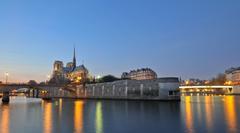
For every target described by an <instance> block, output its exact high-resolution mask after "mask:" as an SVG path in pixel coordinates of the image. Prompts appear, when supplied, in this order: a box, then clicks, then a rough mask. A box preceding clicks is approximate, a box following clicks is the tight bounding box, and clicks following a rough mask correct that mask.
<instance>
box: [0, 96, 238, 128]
mask: <svg viewBox="0 0 240 133" xmlns="http://www.w3.org/2000/svg"><path fill="white" fill-rule="evenodd" d="M160 132H162V133H168V132H169V133H195V132H196V133H198V132H199V133H225V132H229V133H237V132H240V96H222V97H220V96H219V97H210V96H206V97H182V101H181V102H149V101H145V102H144V101H97V100H62V99H58V100H54V101H52V102H46V101H41V100H40V99H26V98H24V97H18V98H12V99H11V103H10V104H9V105H2V104H1V105H0V133H160Z"/></svg>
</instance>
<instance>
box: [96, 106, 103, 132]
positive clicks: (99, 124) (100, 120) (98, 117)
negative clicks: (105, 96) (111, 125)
mask: <svg viewBox="0 0 240 133" xmlns="http://www.w3.org/2000/svg"><path fill="white" fill-rule="evenodd" d="M95 122H96V123H95V126H96V127H95V129H96V133H103V115H102V103H101V102H98V103H97V107H96V119H95Z"/></svg>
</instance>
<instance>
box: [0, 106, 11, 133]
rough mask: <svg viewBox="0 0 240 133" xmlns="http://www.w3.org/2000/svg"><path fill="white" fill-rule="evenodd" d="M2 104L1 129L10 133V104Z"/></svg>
mask: <svg viewBox="0 0 240 133" xmlns="http://www.w3.org/2000/svg"><path fill="white" fill-rule="evenodd" d="M1 106H2V114H1V127H0V128H1V129H0V131H1V132H0V133H9V123H10V117H9V106H8V105H1Z"/></svg>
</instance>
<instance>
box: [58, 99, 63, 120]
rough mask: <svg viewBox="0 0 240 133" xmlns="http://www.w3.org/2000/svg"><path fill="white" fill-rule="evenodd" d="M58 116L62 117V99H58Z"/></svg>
mask: <svg viewBox="0 0 240 133" xmlns="http://www.w3.org/2000/svg"><path fill="white" fill-rule="evenodd" d="M58 106H59V109H58V110H59V117H60V118H61V117H62V99H59V105H58Z"/></svg>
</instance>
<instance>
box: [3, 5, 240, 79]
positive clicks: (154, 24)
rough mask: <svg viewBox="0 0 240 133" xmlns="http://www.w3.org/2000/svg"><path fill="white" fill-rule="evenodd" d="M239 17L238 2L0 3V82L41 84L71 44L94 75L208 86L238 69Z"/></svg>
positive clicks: (66, 56)
mask: <svg viewBox="0 0 240 133" xmlns="http://www.w3.org/2000/svg"><path fill="white" fill-rule="evenodd" d="M239 14H240V1H239V0H201V1H192V0H181V1H179V0H111V1H110V0H39V1H36V0H21V1H20V0H2V1H0V61H1V62H0V81H1V80H2V81H3V80H4V72H9V73H10V81H12V82H24V81H28V80H29V79H35V80H37V81H43V80H46V75H48V74H50V73H51V71H52V65H53V62H54V60H63V61H64V62H65V63H66V62H68V61H71V60H72V51H73V45H74V44H75V45H76V47H77V61H78V63H79V64H81V63H82V62H84V64H85V65H86V67H87V68H88V69H89V71H90V72H91V73H92V74H94V75H105V74H114V75H116V76H120V75H121V73H122V72H124V71H129V70H131V69H136V68H142V67H150V68H152V69H154V70H155V71H156V72H157V73H158V75H159V77H162V76H177V77H182V78H185V79H187V78H191V77H193V78H202V79H209V78H211V77H213V76H214V75H216V74H217V73H220V72H224V70H225V69H226V68H228V67H231V66H240V62H239V57H240V52H239V50H240V25H239V24H240V17H239Z"/></svg>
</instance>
